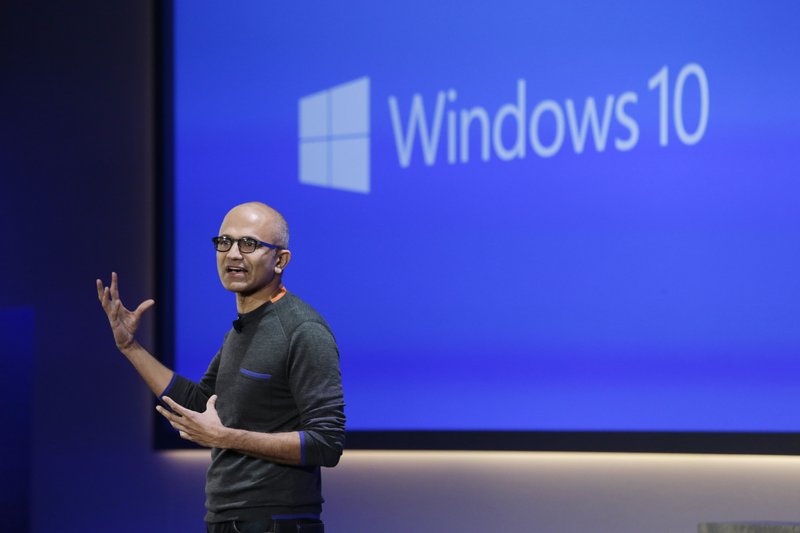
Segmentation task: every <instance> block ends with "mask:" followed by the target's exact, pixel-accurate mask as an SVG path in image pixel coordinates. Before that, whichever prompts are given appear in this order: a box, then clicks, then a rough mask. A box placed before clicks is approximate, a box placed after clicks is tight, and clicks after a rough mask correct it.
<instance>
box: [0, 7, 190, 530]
mask: <svg viewBox="0 0 800 533" xmlns="http://www.w3.org/2000/svg"><path fill="white" fill-rule="evenodd" d="M155 6H156V3H154V2H152V1H136V0H123V1H114V2H105V1H101V0H97V1H90V0H80V1H76V2H36V1H34V2H28V1H23V0H11V1H8V0H5V1H4V2H2V4H0V39H2V43H0V57H2V59H1V60H0V73H1V77H0V80H1V81H0V93H1V94H2V96H1V97H0V102H2V115H0V116H2V119H0V176H2V182H3V194H2V197H1V198H2V199H1V200H0V201H2V208H0V216H2V228H3V235H4V236H5V239H6V242H7V243H8V245H7V246H5V247H4V251H3V258H4V260H3V261H2V267H0V268H2V271H1V272H0V279H2V280H3V285H2V287H3V289H2V291H0V309H2V310H5V311H6V312H12V311H10V310H13V309H20V308H22V309H24V310H26V311H24V312H27V313H29V314H30V315H31V316H32V317H33V328H34V331H35V337H34V339H33V347H34V359H33V361H32V364H27V365H25V364H24V363H23V362H21V361H20V353H19V350H18V349H15V345H9V344H5V343H4V346H3V349H2V353H3V368H4V369H5V370H6V372H5V381H6V385H5V388H6V392H7V393H8V391H10V390H13V391H14V394H13V395H14V398H15V402H14V403H13V404H12V405H8V404H6V406H5V407H6V408H4V409H3V415H2V419H1V420H2V424H3V429H2V432H3V441H4V444H3V451H4V452H5V453H4V454H3V455H4V457H3V460H4V461H6V462H8V463H9V464H13V465H16V468H15V470H14V472H15V473H14V474H13V478H12V479H10V480H7V482H4V489H3V491H2V492H3V494H2V496H3V498H2V501H3V502H4V504H3V511H4V512H3V516H4V520H10V523H9V522H4V523H3V525H2V526H0V529H2V530H3V531H9V532H23V531H26V530H27V529H28V526H29V525H30V526H31V529H35V530H37V531H61V532H67V531H76V532H77V531H115V532H121V531H161V530H164V531H166V530H171V529H173V528H171V527H169V524H170V523H171V522H172V521H175V520H180V519H179V518H178V517H179V516H180V515H183V516H194V517H195V518H196V522H197V525H198V529H199V528H200V527H202V525H201V524H202V522H201V520H202V511H203V510H202V501H203V498H202V490H203V483H202V477H199V476H198V474H201V472H197V469H194V470H191V471H190V472H191V473H189V474H188V475H183V476H177V477H178V478H179V480H177V481H174V482H170V483H169V484H168V485H167V484H164V483H163V481H164V479H166V478H173V477H176V473H178V472H182V466H181V463H180V461H178V462H176V461H167V460H165V458H164V457H163V456H159V455H155V454H153V452H152V442H151V441H152V436H151V425H152V414H151V412H150V411H149V410H148V409H143V408H142V406H143V405H147V404H148V402H149V401H150V399H149V398H148V397H149V392H148V391H147V390H146V389H145V388H144V387H143V386H142V384H141V382H140V381H139V379H138V377H137V376H136V374H135V372H134V371H133V369H132V368H131V367H130V365H129V364H128V363H127V361H126V360H125V359H124V358H123V357H121V356H120V355H119V353H118V352H116V350H115V349H114V345H113V340H112V338H111V334H110V332H109V330H108V328H107V327H106V319H105V317H104V315H103V313H102V310H101V308H100V307H99V304H98V302H97V297H96V292H95V287H94V280H95V279H96V278H97V277H100V276H102V277H103V279H105V280H108V279H109V277H110V273H111V271H112V270H116V271H117V272H119V274H120V280H121V289H122V295H123V298H124V299H125V301H127V302H129V303H138V301H141V300H142V299H145V298H148V297H151V296H152V295H153V294H154V280H153V277H154V262H155V257H154V250H155V246H154V243H155V242H156V240H157V239H158V236H157V234H156V233H155V232H154V227H153V226H154V224H153V221H154V216H155V211H156V209H155V204H154V190H155V185H156V184H155V178H154V176H155V172H154V170H155V165H156V157H155V155H154V148H153V147H154V144H155V143H154V131H155V130H154V122H155V119H154V106H155V92H154V79H153V78H154V74H153V73H154V70H155V68H154V58H155V53H154V50H153V48H154V39H153V37H154V32H155V27H156V26H155V24H156V20H157V17H156V16H155V15H156V13H155ZM154 320H155V318H154V316H150V317H149V318H148V320H147V321H146V323H145V324H144V326H143V331H142V340H143V343H144V344H145V345H146V346H149V347H152V346H153V345H154V338H153V331H154V327H153V325H154ZM22 329H24V327H23V328H22ZM24 333H25V332H24V331H21V334H24ZM26 368H27V369H29V371H30V372H32V376H33V379H32V383H33V386H32V387H31V386H30V383H31V380H30V379H27V377H26V376H25V372H26ZM3 397H4V398H5V397H6V394H4V396H3ZM26 411H27V413H26ZM21 413H22V414H23V415H24V414H27V415H28V416H22V417H20V414H21ZM20 420H28V421H30V425H29V428H28V427H26V426H25V424H24V423H21V422H20ZM27 429H30V432H29V433H28V432H27V431H26V430H27ZM153 469H155V471H157V472H161V473H163V478H164V479H153ZM26 471H27V473H28V474H29V478H28V479H29V482H28V480H26V479H25V477H24V476H23V475H22V474H20V472H26ZM184 480H185V483H186V486H185V487H183V488H181V485H182V484H183V483H184ZM121 487H124V490H123V489H122V488H121ZM176 490H180V491H182V492H184V493H185V494H186V495H190V497H189V498H188V499H187V501H190V502H192V503H191V505H192V506H193V508H191V509H183V508H181V503H180V502H179V501H175V500H174V499H173V498H174V497H173V496H171V495H172V494H175V491H176ZM122 495H124V497H122ZM29 509H35V510H36V512H35V513H30V512H29V511H28V510H29ZM153 509H158V514H156V513H154V512H151V511H152V510H153ZM170 509H172V511H170ZM173 511H174V512H173ZM31 514H33V516H31ZM153 517H157V519H156V520H157V522H160V523H162V524H163V526H166V527H162V526H158V527H153V526H152V525H150V524H151V521H152V520H153ZM104 522H107V524H108V526H109V527H108V528H106V527H104V525H103V524H104ZM184 523H185V520H184ZM182 529H184V528H181V527H177V528H174V529H173V530H182Z"/></svg>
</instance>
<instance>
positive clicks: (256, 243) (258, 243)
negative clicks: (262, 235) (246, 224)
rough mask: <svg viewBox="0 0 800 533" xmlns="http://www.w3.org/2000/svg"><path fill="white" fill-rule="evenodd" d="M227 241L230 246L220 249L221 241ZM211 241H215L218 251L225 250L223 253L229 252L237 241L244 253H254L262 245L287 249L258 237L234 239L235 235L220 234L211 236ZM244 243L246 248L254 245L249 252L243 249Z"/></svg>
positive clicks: (273, 248)
mask: <svg viewBox="0 0 800 533" xmlns="http://www.w3.org/2000/svg"><path fill="white" fill-rule="evenodd" d="M225 241H227V242H230V246H228V247H227V248H225V249H224V250H220V249H219V243H220V242H225ZM211 242H213V243H214V249H215V250H216V251H218V252H223V253H224V252H229V251H230V249H231V248H233V243H236V246H238V247H239V252H240V253H243V254H252V253H253V252H255V251H256V250H258V249H259V248H261V247H262V246H263V247H265V248H269V249H270V250H284V249H285V248H284V247H283V246H278V245H277V244H271V243H268V242H264V241H259V240H258V239H254V238H253V237H241V238H239V239H234V238H233V237H229V236H228V235H218V236H216V237H211ZM242 244H244V245H245V247H246V248H249V247H250V246H252V247H253V249H252V250H250V251H249V252H246V251H244V250H242Z"/></svg>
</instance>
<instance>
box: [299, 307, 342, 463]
mask: <svg viewBox="0 0 800 533" xmlns="http://www.w3.org/2000/svg"><path fill="white" fill-rule="evenodd" d="M289 384H290V387H291V389H292V395H293V396H294V399H295V402H296V404H297V408H298V409H299V411H300V425H301V429H300V439H301V442H300V446H301V463H302V464H304V465H320V466H336V464H337V463H338V462H339V458H340V457H341V455H342V450H343V449H344V436H345V429H344V425H345V416H344V395H343V393H342V378H341V372H340V370H339V350H338V348H337V347H336V341H335V340H334V339H333V335H332V334H331V332H330V330H329V329H328V328H327V327H326V326H325V325H324V324H321V323H319V322H305V323H303V324H301V325H300V326H299V327H298V328H297V329H296V330H295V331H294V332H293V334H292V336H291V341H290V348H289Z"/></svg>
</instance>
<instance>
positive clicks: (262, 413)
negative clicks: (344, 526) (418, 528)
mask: <svg viewBox="0 0 800 533" xmlns="http://www.w3.org/2000/svg"><path fill="white" fill-rule="evenodd" d="M212 240H213V243H214V248H215V249H216V253H217V272H218V274H219V278H220V281H221V282H222V285H223V287H225V288H226V289H227V290H229V291H231V292H233V293H234V294H235V295H236V310H237V313H238V318H237V319H236V320H235V321H234V327H233V328H232V329H231V330H230V331H228V333H227V334H226V335H225V339H224V341H223V344H222V348H220V350H219V352H217V354H216V356H215V357H214V358H213V360H212V361H211V364H210V365H209V367H208V370H207V371H206V374H205V375H204V376H203V378H202V379H201V380H200V382H199V383H195V382H192V381H190V380H188V379H186V378H185V377H183V376H180V375H178V374H176V373H174V372H173V371H172V370H170V369H168V368H167V367H165V366H164V365H162V364H161V363H160V362H159V361H158V360H157V359H156V358H155V357H153V356H152V355H151V354H150V353H149V352H147V350H145V349H144V348H143V347H142V346H141V345H140V344H139V343H138V342H137V341H136V337H135V334H136V331H137V329H138V326H139V322H140V320H141V317H142V314H143V313H144V312H145V311H147V310H148V309H149V308H150V307H152V306H153V304H154V302H153V300H146V301H144V302H142V303H141V304H140V305H139V306H138V307H137V308H136V309H134V310H132V311H131V310H128V309H127V308H125V306H124V305H122V302H121V301H120V299H119V288H118V279H117V275H116V273H112V274H111V284H110V286H108V287H105V286H104V285H103V283H102V281H101V280H99V279H98V280H97V296H98V298H99V300H100V302H101V304H102V306H103V309H104V311H105V312H106V315H107V316H108V320H109V323H110V325H111V330H112V332H113V334H114V340H115V342H116V344H117V348H118V349H119V350H120V351H121V352H122V353H123V354H124V355H125V356H126V357H127V358H128V360H129V361H130V362H131V363H132V364H133V366H134V368H136V370H137V371H138V372H139V374H140V375H141V376H142V379H143V380H144V381H145V383H146V384H147V385H148V387H150V389H151V390H152V391H153V393H154V394H156V395H157V396H158V397H159V398H160V399H161V400H162V401H163V404H164V405H163V406H162V405H160V406H158V407H156V409H157V410H158V412H159V413H161V414H162V415H163V416H164V417H165V418H166V419H167V420H169V422H170V424H172V426H173V427H174V428H175V429H176V430H178V432H179V434H180V436H181V437H182V438H184V439H187V440H190V441H192V442H195V443H197V444H200V445H201V446H205V447H208V448H211V449H212V451H211V465H210V466H209V469H208V473H207V476H206V509H207V512H206V517H205V520H206V525H207V532H208V533H228V532H231V533H233V532H242V533H250V532H258V533H264V532H276V533H278V532H285V531H292V532H296V531H305V532H315V533H316V532H321V531H323V525H322V522H321V521H320V513H321V510H322V502H323V499H322V494H321V483H320V466H335V465H336V464H337V463H338V462H339V457H340V456H341V453H342V449H343V447H344V422H345V417H344V400H343V394H342V387H341V376H340V372H339V352H338V349H337V347H336V343H335V341H334V338H333V334H332V333H331V331H330V328H329V327H328V325H327V323H326V322H325V320H323V318H322V317H321V316H320V315H319V314H318V313H317V312H316V311H314V310H313V309H312V308H311V307H310V306H309V305H308V304H306V303H305V302H303V301H302V300H301V299H300V298H298V297H297V296H295V295H294V294H293V293H290V292H288V291H287V290H286V288H285V287H284V286H283V283H282V281H281V280H282V276H283V273H284V271H285V270H286V267H287V266H288V265H289V262H290V260H291V257H292V254H291V252H290V251H289V249H288V244H289V230H288V226H287V224H286V220H285V219H284V218H283V216H282V215H281V214H280V213H278V212H277V211H275V210H274V209H272V208H271V207H269V206H267V205H266V204H262V203H258V202H251V203H246V204H241V205H238V206H236V207H234V208H233V209H231V210H230V211H229V212H228V214H227V215H226V216H225V218H224V219H223V221H222V225H221V226H220V229H219V234H218V235H217V236H216V237H214V238H213V239H212Z"/></svg>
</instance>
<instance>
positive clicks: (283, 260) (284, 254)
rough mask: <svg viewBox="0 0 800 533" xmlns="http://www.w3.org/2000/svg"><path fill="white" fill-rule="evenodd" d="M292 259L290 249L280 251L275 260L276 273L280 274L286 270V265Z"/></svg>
mask: <svg viewBox="0 0 800 533" xmlns="http://www.w3.org/2000/svg"><path fill="white" fill-rule="evenodd" d="M291 260H292V252H290V251H289V250H280V251H278V259H277V261H275V273H276V274H280V273H281V272H283V271H284V270H286V265H288V264H289V261H291Z"/></svg>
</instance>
